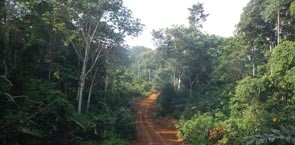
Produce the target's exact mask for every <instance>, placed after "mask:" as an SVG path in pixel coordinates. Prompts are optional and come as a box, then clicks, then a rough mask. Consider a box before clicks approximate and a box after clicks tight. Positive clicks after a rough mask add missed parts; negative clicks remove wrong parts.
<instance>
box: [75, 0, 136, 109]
mask: <svg viewBox="0 0 295 145" xmlns="http://www.w3.org/2000/svg"><path fill="white" fill-rule="evenodd" d="M72 5H73V6H74V7H75V8H76V11H75V14H74V16H75V17H74V22H76V23H75V25H77V30H78V32H79V33H78V36H80V37H81V38H82V41H83V47H84V52H83V54H82V55H81V54H80V56H82V57H83V60H82V69H81V73H80V81H79V86H78V94H77V99H78V112H79V113H81V111H82V100H83V92H84V88H85V82H86V78H87V76H88V75H89V73H90V72H91V71H93V68H94V67H95V66H96V63H97V61H98V60H99V58H100V57H102V56H103V55H104V54H106V53H108V51H109V50H110V49H112V48H113V47H117V46H118V45H120V44H121V43H122V42H123V38H124V36H125V35H126V34H127V35H136V34H137V32H139V31H140V30H141V24H140V23H139V21H138V20H136V19H133V18H132V16H131V12H130V10H128V9H127V8H126V7H124V6H123V2H122V1H121V0H120V1H117V0H110V1H104V0H101V1H99V2H98V3H97V2H95V1H91V0H89V1H83V2H82V1H79V2H72ZM91 57H93V58H94V61H91V62H89V60H90V59H91Z"/></svg>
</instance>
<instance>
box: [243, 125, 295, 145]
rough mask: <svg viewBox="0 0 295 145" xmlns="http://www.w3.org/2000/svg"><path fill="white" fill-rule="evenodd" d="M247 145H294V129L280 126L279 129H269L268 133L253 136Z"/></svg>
mask: <svg viewBox="0 0 295 145" xmlns="http://www.w3.org/2000/svg"><path fill="white" fill-rule="evenodd" d="M246 144H247V145H254V144H255V145H265V144H272V145H281V144H284V145H294V144H295V127H294V126H287V127H284V126H280V127H279V129H270V133H267V134H259V135H254V136H253V137H252V139H251V140H250V141H248V142H247V143H246Z"/></svg>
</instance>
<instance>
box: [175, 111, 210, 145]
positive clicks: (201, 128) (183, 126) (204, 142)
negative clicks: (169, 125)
mask: <svg viewBox="0 0 295 145" xmlns="http://www.w3.org/2000/svg"><path fill="white" fill-rule="evenodd" d="M213 124H214V119H213V117H212V115H210V114H200V113H197V114H195V115H194V116H193V117H192V118H190V119H188V120H183V119H181V120H180V122H179V124H178V125H177V129H178V131H179V133H178V136H179V137H180V138H183V139H187V140H189V141H190V142H192V143H193V144H200V145H210V144H211V143H210V142H209V141H208V138H209V136H208V134H209V130H210V128H212V127H213Z"/></svg>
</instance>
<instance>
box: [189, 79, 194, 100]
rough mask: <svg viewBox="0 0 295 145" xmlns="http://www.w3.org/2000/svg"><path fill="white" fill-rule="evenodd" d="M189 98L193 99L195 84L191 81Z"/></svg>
mask: <svg viewBox="0 0 295 145" xmlns="http://www.w3.org/2000/svg"><path fill="white" fill-rule="evenodd" d="M189 97H190V98H192V97H193V83H192V82H191V81H190V84H189Z"/></svg>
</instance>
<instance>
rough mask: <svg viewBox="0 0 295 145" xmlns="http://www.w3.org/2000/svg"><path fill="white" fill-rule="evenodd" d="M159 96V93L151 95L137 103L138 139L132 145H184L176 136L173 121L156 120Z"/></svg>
mask: <svg viewBox="0 0 295 145" xmlns="http://www.w3.org/2000/svg"><path fill="white" fill-rule="evenodd" d="M158 96H159V93H151V94H150V95H149V96H148V97H147V98H143V99H139V100H137V101H136V111H135V117H136V126H137V139H136V140H135V141H133V142H132V143H131V145H184V143H183V142H182V141H181V140H180V139H178V138H177V136H176V133H177V131H176V129H175V128H173V125H171V124H173V122H172V120H169V119H166V120H163V118H162V120H159V119H156V118H155V112H156V100H157V97H158ZM161 122H164V123H161Z"/></svg>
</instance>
